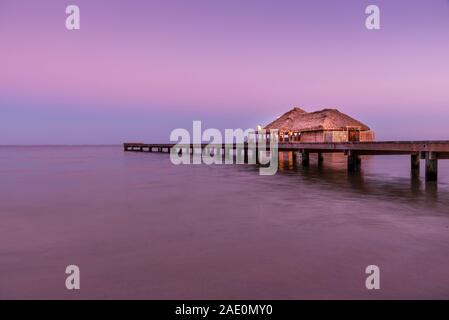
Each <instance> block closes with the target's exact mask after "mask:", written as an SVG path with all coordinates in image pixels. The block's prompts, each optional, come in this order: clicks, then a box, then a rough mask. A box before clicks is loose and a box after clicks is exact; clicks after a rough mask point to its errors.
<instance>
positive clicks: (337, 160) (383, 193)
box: [278, 152, 447, 202]
mask: <svg viewBox="0 0 449 320" xmlns="http://www.w3.org/2000/svg"><path fill="white" fill-rule="evenodd" d="M376 160H377V159H376V157H373V156H363V157H362V167H361V171H359V172H348V170H347V163H346V157H345V156H344V155H342V154H325V155H324V162H323V163H322V164H319V162H318V156H317V154H310V165H309V166H306V167H303V166H302V165H301V162H300V159H295V157H294V155H293V153H292V152H280V154H279V171H278V174H279V175H284V176H286V175H295V176H299V177H300V178H301V179H302V181H303V182H305V183H308V184H314V183H315V184H319V185H320V186H322V187H325V188H328V189H333V190H335V189H338V190H340V191H342V192H344V191H346V192H355V193H357V194H363V195H367V196H377V197H382V198H383V199H389V200H396V201H412V202H417V201H423V200H424V201H429V200H430V201H437V200H438V198H439V196H441V195H439V187H438V183H436V182H424V179H423V177H421V176H419V175H412V174H410V176H408V177H406V176H400V175H397V174H396V172H395V170H396V167H395V166H390V165H389V162H388V161H383V162H382V164H380V163H376ZM392 162H397V161H396V159H394V160H392ZM380 165H382V166H384V168H379V166H380ZM395 165H396V163H395ZM402 166H403V170H404V171H407V170H410V169H409V163H408V162H407V161H406V159H405V157H404V162H403V163H402ZM444 199H445V200H447V199H446V198H444Z"/></svg>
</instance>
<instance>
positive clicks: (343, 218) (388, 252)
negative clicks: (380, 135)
mask: <svg viewBox="0 0 449 320" xmlns="http://www.w3.org/2000/svg"><path fill="white" fill-rule="evenodd" d="M344 160H345V159H344V157H343V156H338V155H333V156H326V157H325V160H324V166H323V167H322V168H318V166H317V165H316V164H315V161H314V159H313V158H312V160H311V166H310V168H302V167H296V166H294V165H293V163H292V159H291V158H290V159H288V157H284V159H283V161H282V163H281V164H280V170H279V172H278V174H276V175H275V176H260V175H259V174H258V170H257V167H256V166H251V165H234V166H229V165H226V166H206V165H196V166H193V165H192V166H174V165H172V164H171V163H170V160H169V156H168V155H167V154H146V153H130V152H127V153H124V152H123V151H122V148H121V147H1V148H0V222H1V223H0V298H63V299H67V298H148V299H169V298H172V299H178V298H183V299H216V298H221V299H252V298H259V299H265V298H266V299H303V298H343V299H346V298H368V299H370V298H373V299H378V298H446V299H447V298H449V160H448V161H440V172H439V174H440V177H439V178H440V179H439V180H440V182H439V184H438V185H436V184H428V185H426V183H425V182H424V181H423V179H422V177H421V179H414V180H412V179H411V178H410V173H409V163H410V159H409V157H402V156H398V157H381V156H379V157H364V158H363V160H362V161H363V162H362V169H363V172H362V173H361V174H348V173H347V172H346V167H345V161H344ZM422 171H423V170H422ZM70 264H75V265H78V266H79V267H80V269H81V290H80V291H76V292H75V291H68V290H67V289H66V288H65V278H66V276H67V275H66V274H65V268H66V266H67V265H70ZM371 264H375V265H378V266H379V267H380V271H381V289H380V290H378V291H368V290H367V289H366V288H365V278H366V276H367V275H365V267H366V266H368V265H371Z"/></svg>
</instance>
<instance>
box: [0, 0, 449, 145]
mask: <svg viewBox="0 0 449 320" xmlns="http://www.w3.org/2000/svg"><path fill="white" fill-rule="evenodd" d="M73 3H74V4H77V5H79V7H80V9H81V30H80V31H68V30H66V29H65V26H64V21H65V16H66V15H65V13H64V11H65V6H66V5H68V4H73ZM368 4H377V5H379V7H380V8H381V26H382V29H381V30H379V31H368V30H367V29H366V28H365V26H364V19H365V17H366V15H365V14H364V9H365V7H366V6H367V5H368ZM0 39H1V42H0V70H1V71H0V109H2V111H3V112H2V113H3V116H2V117H1V118H0V133H2V134H1V135H0V144H16V143H17V144H27V143H29V144H34V143H43V144H46V143H50V144H51V143H120V142H122V141H123V140H140V141H154V140H156V141H166V140H167V139H168V135H169V132H170V130H171V129H173V128H175V127H177V126H187V127H189V126H190V125H191V121H192V120H204V121H205V123H206V124H208V125H210V126H216V127H218V128H224V127H229V128H233V127H248V126H252V127H254V126H255V125H256V124H258V123H262V124H264V123H266V122H268V121H269V120H271V119H272V118H273V117H275V116H278V115H280V114H281V113H283V112H285V111H287V110H288V109H289V108H290V107H291V106H293V105H297V106H301V107H303V108H305V109H306V110H310V111H312V110H315V109H321V108H325V107H337V108H339V109H340V110H341V111H343V112H345V113H348V114H350V115H352V116H354V117H357V118H359V119H360V120H362V121H364V122H365V123H367V124H368V125H370V126H371V127H372V128H373V129H374V130H375V131H376V132H377V133H378V137H379V138H380V139H417V138H421V137H422V138H423V139H449V131H448V130H447V123H448V120H449V89H448V88H449V60H448V57H449V2H448V1H446V0H427V1H425V0H420V1H416V0H415V1H405V0H397V1H385V0H382V1H362V0H353V1H341V2H336V1H330V0H328V1H324V0H319V1H261V0H259V1H252V0H250V1H244V2H243V1H195V0H190V1H126V2H125V1H85V0H79V1H72V2H70V3H65V2H64V1H40V2H39V3H37V2H33V3H32V4H30V3H29V1H5V0H0ZM2 131H3V132H2Z"/></svg>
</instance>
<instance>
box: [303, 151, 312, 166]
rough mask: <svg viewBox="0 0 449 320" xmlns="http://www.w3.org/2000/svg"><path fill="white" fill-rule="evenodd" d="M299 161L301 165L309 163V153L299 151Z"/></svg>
mask: <svg viewBox="0 0 449 320" xmlns="http://www.w3.org/2000/svg"><path fill="white" fill-rule="evenodd" d="M301 163H302V166H303V167H308V166H309V164H310V156H309V153H308V152H307V151H305V150H302V152H301Z"/></svg>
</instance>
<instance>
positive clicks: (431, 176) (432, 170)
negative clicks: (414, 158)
mask: <svg viewBox="0 0 449 320" xmlns="http://www.w3.org/2000/svg"><path fill="white" fill-rule="evenodd" d="M437 180H438V159H437V155H436V153H435V152H427V153H426V181H437Z"/></svg>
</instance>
